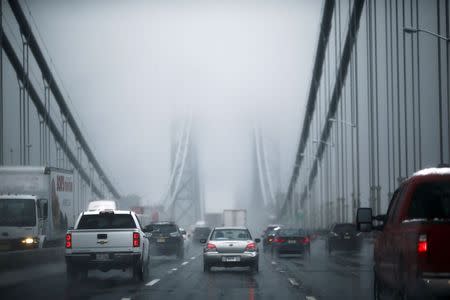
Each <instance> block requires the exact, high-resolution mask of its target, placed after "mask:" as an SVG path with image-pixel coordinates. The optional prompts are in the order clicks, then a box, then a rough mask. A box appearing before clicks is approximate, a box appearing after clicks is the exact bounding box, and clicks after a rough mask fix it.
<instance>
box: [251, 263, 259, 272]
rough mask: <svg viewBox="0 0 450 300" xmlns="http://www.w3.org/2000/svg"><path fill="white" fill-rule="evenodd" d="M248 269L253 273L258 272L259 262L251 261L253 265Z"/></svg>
mask: <svg viewBox="0 0 450 300" xmlns="http://www.w3.org/2000/svg"><path fill="white" fill-rule="evenodd" d="M250 269H251V271H252V272H253V273H258V272H259V262H255V263H253V265H252V266H251V267H250Z"/></svg>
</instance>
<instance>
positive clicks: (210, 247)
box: [205, 243, 217, 252]
mask: <svg viewBox="0 0 450 300" xmlns="http://www.w3.org/2000/svg"><path fill="white" fill-rule="evenodd" d="M213 251H217V247H216V245H214V244H213V243H208V244H206V247H205V252H213Z"/></svg>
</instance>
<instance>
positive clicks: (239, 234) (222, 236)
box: [211, 229, 252, 241]
mask: <svg viewBox="0 0 450 300" xmlns="http://www.w3.org/2000/svg"><path fill="white" fill-rule="evenodd" d="M251 239H252V238H251V236H250V233H249V232H248V230H245V229H216V230H214V232H213V234H212V235H211V240H217V241H239V240H241V241H244V240H251Z"/></svg>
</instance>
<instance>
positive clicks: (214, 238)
mask: <svg viewBox="0 0 450 300" xmlns="http://www.w3.org/2000/svg"><path fill="white" fill-rule="evenodd" d="M201 242H202V243H205V246H204V249H203V271H204V272H209V271H210V270H211V267H214V266H218V267H250V269H251V270H252V271H254V272H258V271H259V250H258V246H257V243H259V242H260V239H255V240H253V239H252V236H251V234H250V232H249V230H248V229H247V228H246V227H216V228H214V230H213V231H212V232H211V234H210V236H209V237H208V239H207V240H206V239H202V240H201Z"/></svg>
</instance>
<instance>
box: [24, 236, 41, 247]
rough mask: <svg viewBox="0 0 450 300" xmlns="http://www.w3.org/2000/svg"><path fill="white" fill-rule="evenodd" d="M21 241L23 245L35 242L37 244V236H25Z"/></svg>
mask: <svg viewBox="0 0 450 300" xmlns="http://www.w3.org/2000/svg"><path fill="white" fill-rule="evenodd" d="M21 242H22V244H24V245H36V244H39V238H38V237H26V238H24V239H23V240H22V241H21Z"/></svg>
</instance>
